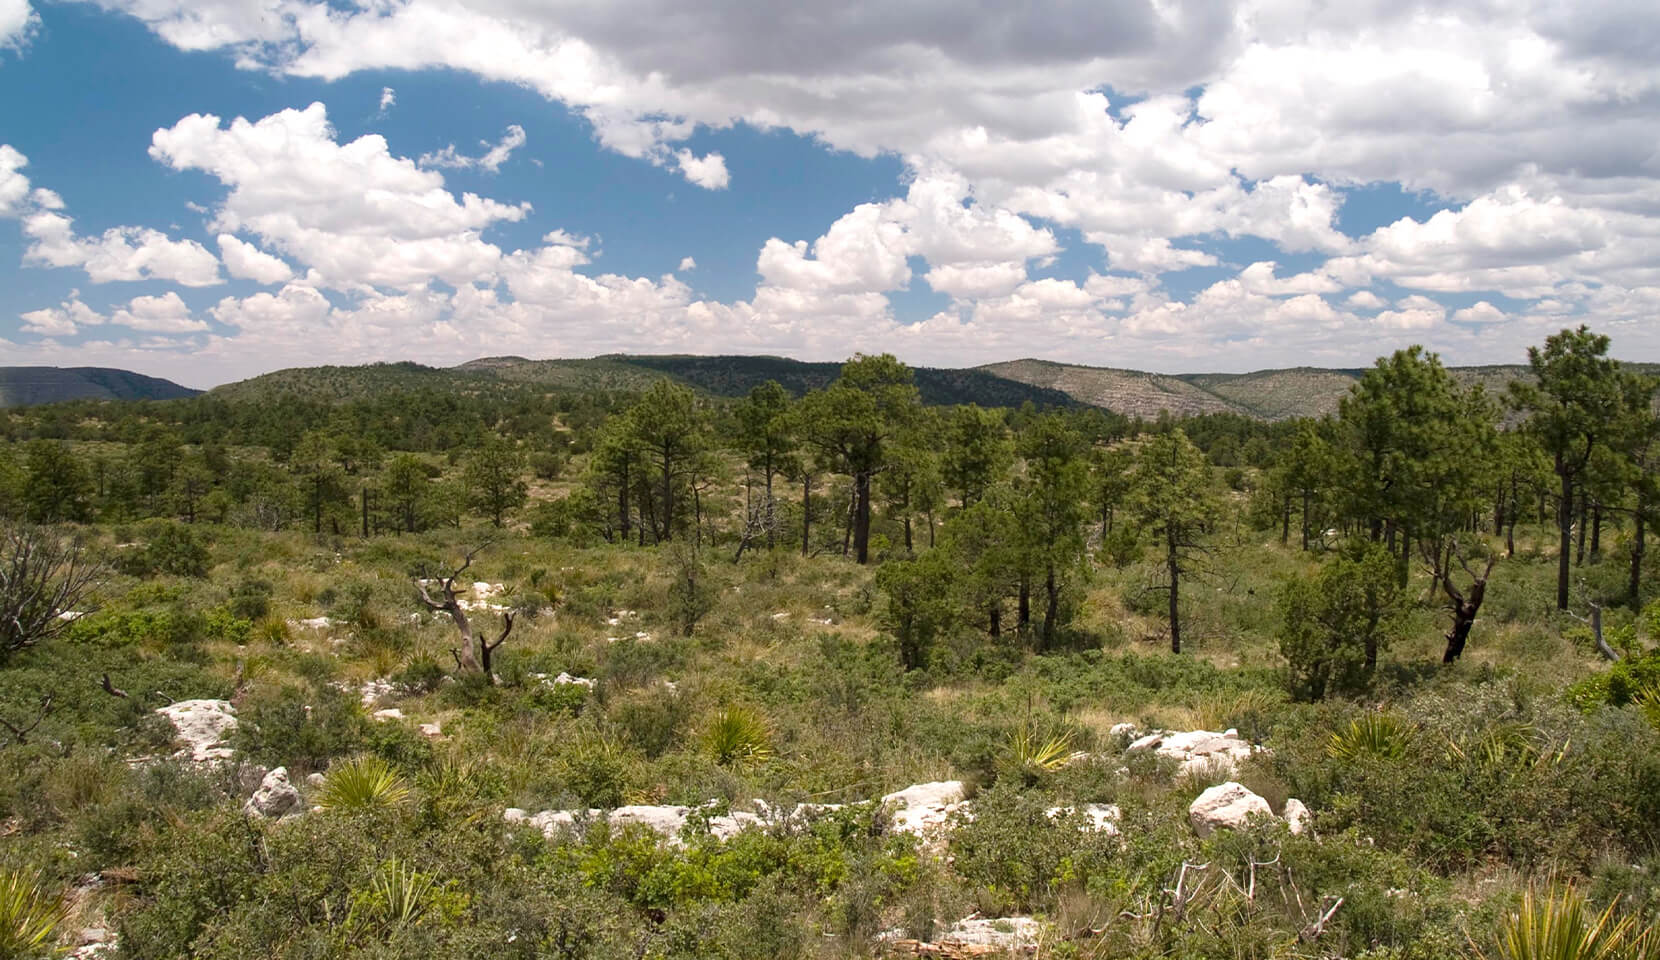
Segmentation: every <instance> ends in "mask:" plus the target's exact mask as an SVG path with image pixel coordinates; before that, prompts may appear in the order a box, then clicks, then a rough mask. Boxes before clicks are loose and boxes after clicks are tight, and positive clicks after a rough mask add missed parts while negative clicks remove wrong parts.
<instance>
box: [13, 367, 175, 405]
mask: <svg viewBox="0 0 1660 960" xmlns="http://www.w3.org/2000/svg"><path fill="white" fill-rule="evenodd" d="M201 392H202V391H200V390H196V389H192V388H191V387H186V386H183V385H182V384H177V383H174V382H173V381H171V380H164V379H162V378H161V377H151V376H146V375H145V374H142V373H134V372H133V371H131V370H122V369H119V368H116V367H49V366H16V367H0V408H4V407H31V406H36V405H38V404H43V403H63V402H65V401H70V400H175V399H180V398H183V397H194V396H196V395H197V394H199V393H201Z"/></svg>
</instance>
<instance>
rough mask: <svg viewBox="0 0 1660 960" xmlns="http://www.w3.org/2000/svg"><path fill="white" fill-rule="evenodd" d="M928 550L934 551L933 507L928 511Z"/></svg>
mask: <svg viewBox="0 0 1660 960" xmlns="http://www.w3.org/2000/svg"><path fill="white" fill-rule="evenodd" d="M928 549H930V550H932V549H934V511H933V508H931V507H930V508H929V510H928Z"/></svg>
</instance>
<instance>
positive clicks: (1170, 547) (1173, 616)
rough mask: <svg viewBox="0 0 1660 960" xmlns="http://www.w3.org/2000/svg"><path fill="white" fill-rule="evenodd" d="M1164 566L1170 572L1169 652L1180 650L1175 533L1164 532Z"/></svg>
mask: <svg viewBox="0 0 1660 960" xmlns="http://www.w3.org/2000/svg"><path fill="white" fill-rule="evenodd" d="M1165 543H1166V553H1165V558H1164V563H1165V567H1166V568H1167V569H1168V570H1169V572H1170V652H1171V653H1181V652H1182V616H1181V574H1182V570H1181V564H1180V563H1178V562H1177V557H1176V535H1175V534H1174V533H1166V534H1165Z"/></svg>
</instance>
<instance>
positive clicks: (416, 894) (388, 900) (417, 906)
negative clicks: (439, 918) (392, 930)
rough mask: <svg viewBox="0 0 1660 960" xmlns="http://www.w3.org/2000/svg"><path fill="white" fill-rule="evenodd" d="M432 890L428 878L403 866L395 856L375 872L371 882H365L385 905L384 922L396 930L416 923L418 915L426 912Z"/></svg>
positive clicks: (430, 880)
mask: <svg viewBox="0 0 1660 960" xmlns="http://www.w3.org/2000/svg"><path fill="white" fill-rule="evenodd" d="M432 887H433V882H432V878H431V877H429V876H427V875H426V874H424V873H421V872H420V871H419V870H416V869H415V868H414V867H413V866H408V865H405V864H404V863H402V862H400V861H399V860H398V858H397V857H393V858H392V859H390V860H388V861H386V862H385V863H384V864H381V868H380V869H379V870H377V871H375V876H374V879H373V880H371V881H370V882H369V888H370V889H371V890H372V891H374V894H375V896H376V897H377V898H378V899H379V901H380V902H381V903H383V904H384V905H385V906H384V909H385V911H386V919H387V920H388V921H389V922H390V923H391V924H392V925H393V926H399V927H406V926H410V925H412V924H415V923H419V922H420V920H421V915H422V914H424V913H426V910H427V902H428V900H429V896H428V895H429V894H431V893H432Z"/></svg>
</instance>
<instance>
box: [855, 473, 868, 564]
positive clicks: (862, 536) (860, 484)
mask: <svg viewBox="0 0 1660 960" xmlns="http://www.w3.org/2000/svg"><path fill="white" fill-rule="evenodd" d="M853 508H854V509H853V553H854V559H855V560H857V561H858V562H859V563H860V564H866V563H869V562H870V474H868V473H860V474H858V475H856V476H855V477H854V478H853Z"/></svg>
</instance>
